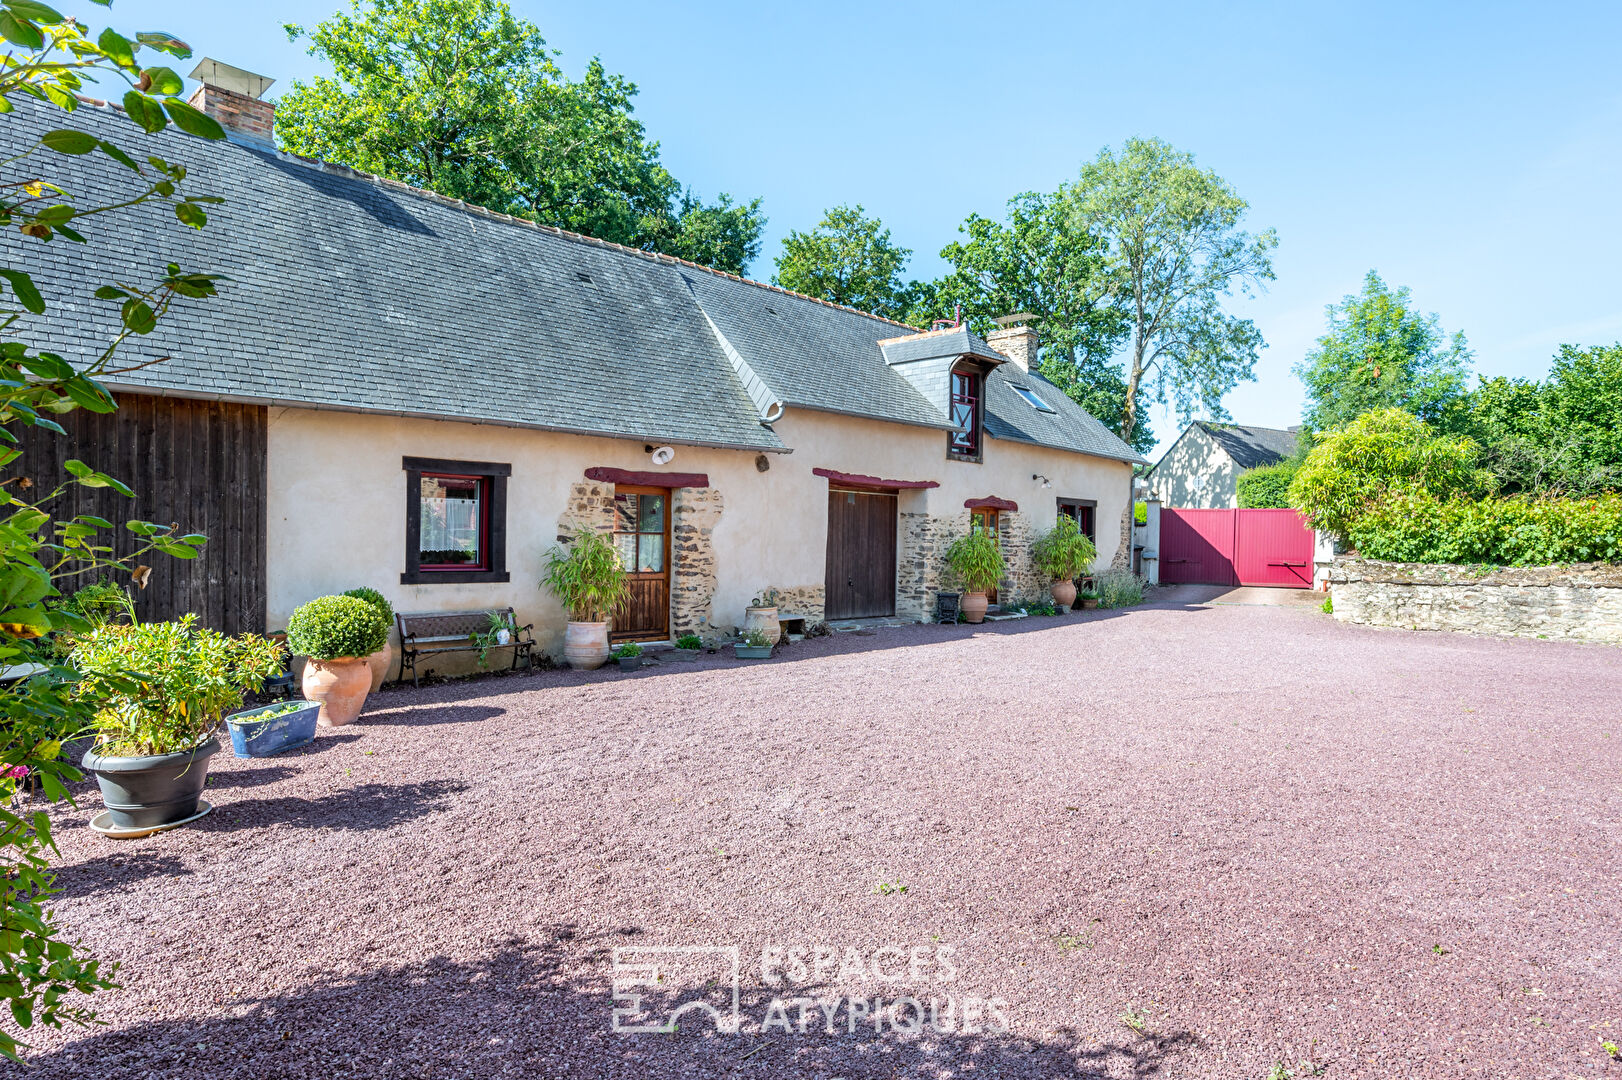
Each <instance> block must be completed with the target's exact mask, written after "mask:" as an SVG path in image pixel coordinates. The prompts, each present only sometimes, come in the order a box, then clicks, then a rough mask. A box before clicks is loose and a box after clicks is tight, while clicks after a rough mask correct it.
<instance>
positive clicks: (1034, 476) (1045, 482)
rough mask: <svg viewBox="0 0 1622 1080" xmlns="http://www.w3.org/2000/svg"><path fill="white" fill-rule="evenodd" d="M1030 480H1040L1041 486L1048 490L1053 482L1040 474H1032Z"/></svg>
mask: <svg viewBox="0 0 1622 1080" xmlns="http://www.w3.org/2000/svg"><path fill="white" fill-rule="evenodd" d="M1031 479H1032V480H1040V481H1042V486H1043V487H1045V488H1050V487H1052V486H1053V481H1052V480H1049V479H1048V478H1047V477H1045V476H1043V475H1042V474H1041V473H1032V474H1031Z"/></svg>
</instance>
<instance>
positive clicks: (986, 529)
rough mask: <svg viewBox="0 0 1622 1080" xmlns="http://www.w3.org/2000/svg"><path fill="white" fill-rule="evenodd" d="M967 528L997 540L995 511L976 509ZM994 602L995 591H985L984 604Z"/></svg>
mask: <svg viewBox="0 0 1622 1080" xmlns="http://www.w3.org/2000/svg"><path fill="white" fill-rule="evenodd" d="M969 528H971V529H973V530H974V531H975V532H983V533H985V534H986V535H987V536H989V537H991V539H993V540H997V539H998V538H999V534H998V532H997V511H996V510H994V509H991V508H990V507H984V506H982V507H978V508H976V509H975V510H974V511H973V513H972V514H971V515H970V517H969ZM996 602H997V590H996V589H987V590H986V603H988V604H995V603H996Z"/></svg>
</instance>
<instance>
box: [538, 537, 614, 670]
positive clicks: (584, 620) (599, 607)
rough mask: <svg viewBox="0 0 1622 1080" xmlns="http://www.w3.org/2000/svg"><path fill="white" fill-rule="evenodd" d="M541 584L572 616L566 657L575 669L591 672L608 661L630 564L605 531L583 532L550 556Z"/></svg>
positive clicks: (564, 651) (548, 554) (565, 650)
mask: <svg viewBox="0 0 1622 1080" xmlns="http://www.w3.org/2000/svg"><path fill="white" fill-rule="evenodd" d="M541 584H542V585H544V586H545V587H546V588H548V589H550V590H551V591H552V595H554V596H556V597H557V598H558V600H559V601H560V602H561V603H562V604H563V606H564V607H565V608H567V609H568V612H569V625H568V627H567V628H566V629H565V631H564V637H563V655H564V657H566V658H567V659H568V661H569V666H570V667H574V668H581V669H582V670H586V671H590V670H592V669H594V668H600V667H602V666H603V665H604V664H605V663H607V662H608V620H609V619H610V618H611V617H612V616H613V614H614V609H615V608H617V607H619V606H620V604H622V603H624V601H625V594H626V591H627V586H626V583H625V566H624V564H623V563H621V562H620V555H619V552H618V551H617V550H615V548H614V545H613V543H612V542H610V541H609V539H608V537H606V536H604V535H603V534H602V533H599V532H594V531H592V530H591V529H579V530H577V531H576V532H575V534H574V539H573V540H572V541H570V543H569V546H568V548H567V549H565V548H563V547H557V546H554V547H553V548H552V549H551V550H550V551H548V552H547V553H546V576H545V577H544V578H543V579H542V580H541Z"/></svg>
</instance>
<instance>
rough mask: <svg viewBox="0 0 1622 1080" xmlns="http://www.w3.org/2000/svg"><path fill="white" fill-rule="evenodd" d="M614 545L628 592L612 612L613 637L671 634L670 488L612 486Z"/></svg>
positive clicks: (645, 637) (642, 638) (654, 638)
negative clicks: (621, 564) (622, 564)
mask: <svg viewBox="0 0 1622 1080" xmlns="http://www.w3.org/2000/svg"><path fill="white" fill-rule="evenodd" d="M614 546H615V547H616V548H618V549H619V553H620V561H621V562H622V563H624V564H625V569H626V571H627V580H626V584H627V585H628V586H629V590H630V591H629V593H628V594H627V596H626V598H625V603H624V604H623V605H621V607H620V609H619V610H618V611H616V612H615V613H614V627H613V632H612V635H611V637H612V639H613V640H615V641H663V640H664V639H665V638H667V637H669V636H670V492H669V491H668V490H667V489H665V488H649V487H632V486H630V485H628V484H619V485H616V486H615V488H614Z"/></svg>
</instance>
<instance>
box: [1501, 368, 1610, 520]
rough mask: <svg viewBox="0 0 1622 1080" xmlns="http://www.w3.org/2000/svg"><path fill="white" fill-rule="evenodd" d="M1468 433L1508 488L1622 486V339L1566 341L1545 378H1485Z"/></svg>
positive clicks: (1544, 491)
mask: <svg viewBox="0 0 1622 1080" xmlns="http://www.w3.org/2000/svg"><path fill="white" fill-rule="evenodd" d="M1469 411H1470V420H1469V430H1470V432H1471V434H1472V435H1474V436H1475V438H1476V440H1477V441H1478V442H1480V443H1481V444H1482V445H1483V446H1484V447H1485V448H1486V453H1487V463H1488V467H1489V468H1491V469H1492V471H1493V473H1494V474H1495V475H1496V476H1497V477H1498V479H1499V482H1500V484H1501V485H1502V487H1503V490H1505V491H1510V492H1525V493H1528V494H1534V495H1553V494H1565V495H1588V494H1593V493H1596V492H1600V491H1607V490H1615V489H1617V488H1622V343H1619V344H1617V345H1611V346H1603V345H1600V346H1594V347H1593V348H1588V349H1582V348H1578V347H1576V346H1574V345H1562V346H1561V347H1560V354H1559V355H1558V356H1556V357H1555V361H1554V366H1553V368H1552V369H1551V371H1550V372H1549V377H1548V379H1547V380H1545V381H1544V382H1541V383H1540V382H1534V381H1532V380H1529V379H1506V378H1502V377H1499V378H1495V379H1485V380H1483V381H1482V384H1481V386H1480V387H1478V388H1477V389H1476V390H1475V391H1473V392H1472V393H1471V394H1470V396H1469Z"/></svg>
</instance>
